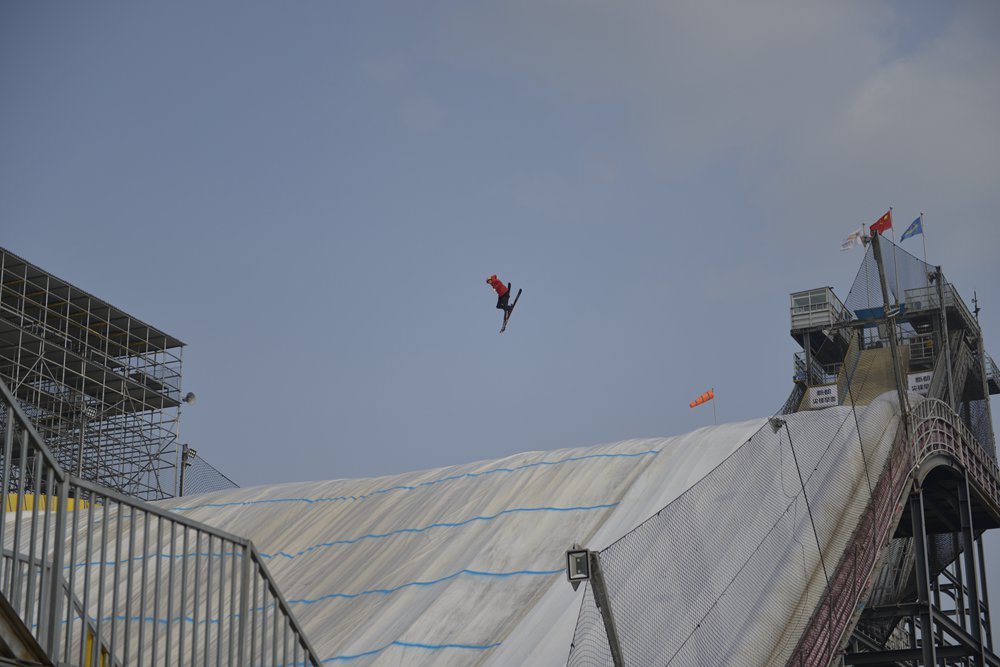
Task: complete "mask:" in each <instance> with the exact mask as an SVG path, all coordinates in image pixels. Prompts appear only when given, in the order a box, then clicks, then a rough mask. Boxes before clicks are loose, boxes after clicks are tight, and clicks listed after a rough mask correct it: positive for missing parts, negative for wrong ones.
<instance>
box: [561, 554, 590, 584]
mask: <svg viewBox="0 0 1000 667" xmlns="http://www.w3.org/2000/svg"><path fill="white" fill-rule="evenodd" d="M566 578H567V579H569V583H571V584H573V590H576V587H577V586H579V585H580V582H581V581H589V580H590V550H589V549H579V548H573V549H570V550H568V551H567V552H566Z"/></svg>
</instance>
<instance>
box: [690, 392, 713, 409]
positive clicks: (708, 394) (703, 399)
mask: <svg viewBox="0 0 1000 667" xmlns="http://www.w3.org/2000/svg"><path fill="white" fill-rule="evenodd" d="M713 398H715V390H714V389H709V390H708V391H706V392H705V393H704V394H702V395H701V396H699V397H698V398H696V399H694V400H693V401H691V402H690V403H689V404H688V407H690V408H696V407H698V406H699V405H701V404H702V403H704V402H706V401H710V400H712V399H713Z"/></svg>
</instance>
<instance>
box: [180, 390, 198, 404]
mask: <svg viewBox="0 0 1000 667" xmlns="http://www.w3.org/2000/svg"><path fill="white" fill-rule="evenodd" d="M181 400H183V401H184V402H185V403H187V404H188V405H194V402H195V401H196V400H198V397H197V396H195V395H194V392H192V391H189V392H188V393H186V394H185V395H184V398H183V399H181Z"/></svg>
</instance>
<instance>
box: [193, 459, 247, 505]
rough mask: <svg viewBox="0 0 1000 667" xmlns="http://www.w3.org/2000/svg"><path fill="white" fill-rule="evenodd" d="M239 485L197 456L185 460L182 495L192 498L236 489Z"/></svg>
mask: <svg viewBox="0 0 1000 667" xmlns="http://www.w3.org/2000/svg"><path fill="white" fill-rule="evenodd" d="M188 451H190V450H188ZM239 486H240V485H239V484H237V483H236V482H234V481H233V480H231V479H229V478H228V477H227V476H226V475H224V474H223V473H221V472H220V471H219V470H218V469H217V468H215V466H213V465H212V464H211V463H209V462H208V461H206V460H205V459H203V458H201V456H199V455H190V456H188V458H187V469H186V470H185V471H184V488H183V489H182V492H183V493H182V495H185V496H193V495H196V494H199V493H209V492H211V491H224V490H225V489H238V488H239Z"/></svg>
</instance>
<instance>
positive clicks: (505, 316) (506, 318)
mask: <svg viewBox="0 0 1000 667" xmlns="http://www.w3.org/2000/svg"><path fill="white" fill-rule="evenodd" d="M520 298H521V289H520V288H518V290H517V295H516V296H514V301H513V302H512V303H511V304H510V310H508V311H507V312H506V313H504V314H503V326H502V327H500V333H503V332H504V331H506V330H507V322H508V320H510V314H511V313H513V312H514V306H516V305H517V300H518V299H520Z"/></svg>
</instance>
